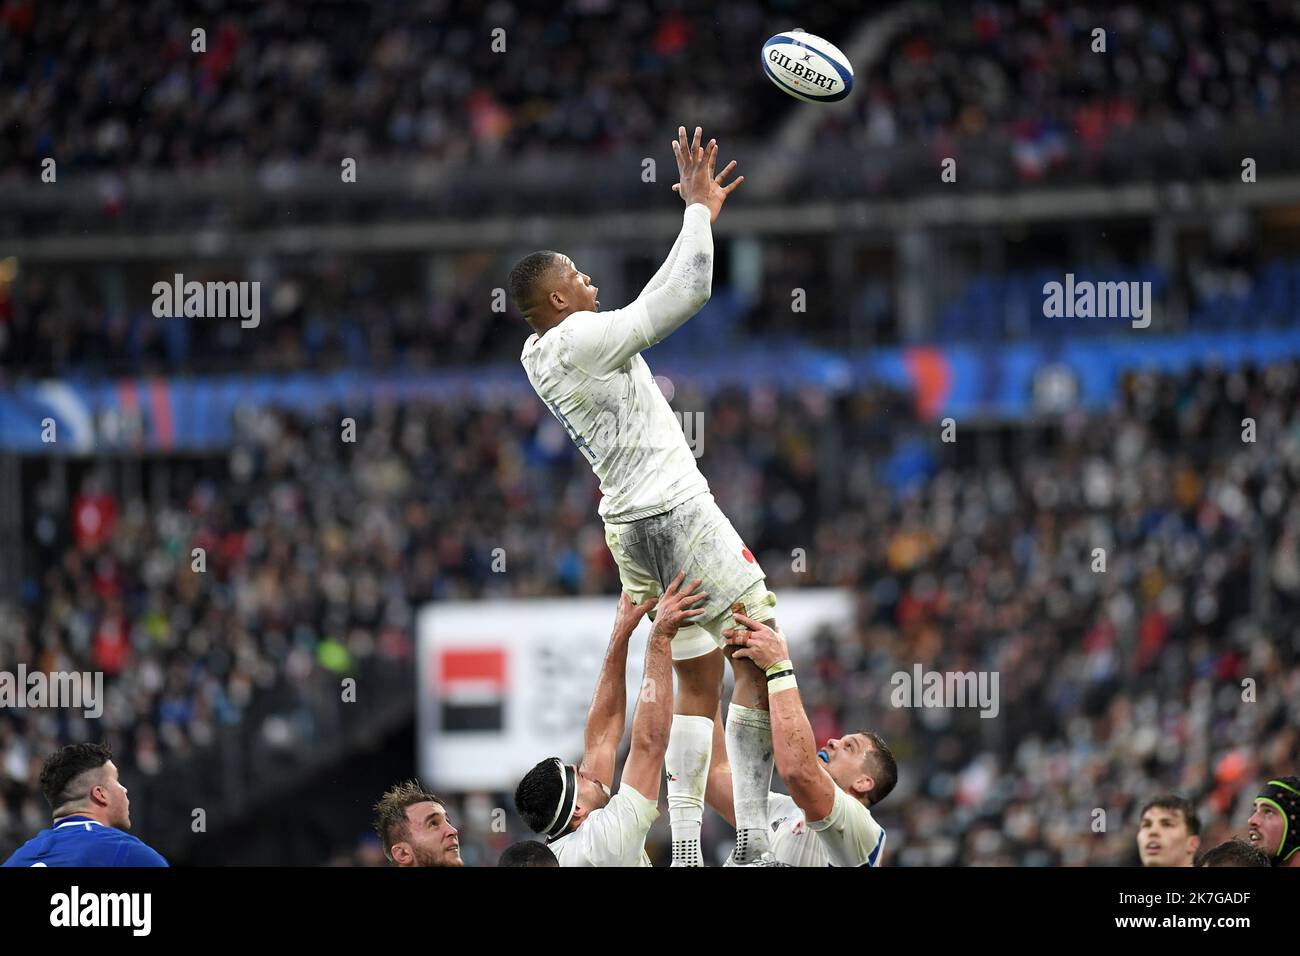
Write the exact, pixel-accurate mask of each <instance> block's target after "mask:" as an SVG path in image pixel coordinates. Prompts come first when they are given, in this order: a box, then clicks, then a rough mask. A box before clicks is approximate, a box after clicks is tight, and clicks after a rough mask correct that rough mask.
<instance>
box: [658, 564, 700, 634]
mask: <svg viewBox="0 0 1300 956" xmlns="http://www.w3.org/2000/svg"><path fill="white" fill-rule="evenodd" d="M685 578H686V572H685V571H678V572H677V577H675V578H673V581H672V584H670V585H668V590H666V591H664V595H663V597H662V598H660V600H659V610H658V611H657V612H656V614H655V626H654V632H653V633H654V634H658V635H659V636H661V637H667V638H669V639H671V638H673V637H674V636H675V635H676V634H677V631H678V629H679V628H683V627H686V625H688V624H693V623H694V622H695V619H696V618H697V617H699V616H700V615H701V614H703V613H704V608H703V607H696V605H698V604H702V602H704V601H707V600H708V599H709V594H708V592H707V591H696V590H695V589H696V588H697V587H699V586H700V579H699V578H696V579H695V580H694V581H692V582H691V583H690V584H689V585H687V586H686V587H684V588H683V587H682V586H681V585H682V581H683V580H685ZM679 589H680V590H679Z"/></svg>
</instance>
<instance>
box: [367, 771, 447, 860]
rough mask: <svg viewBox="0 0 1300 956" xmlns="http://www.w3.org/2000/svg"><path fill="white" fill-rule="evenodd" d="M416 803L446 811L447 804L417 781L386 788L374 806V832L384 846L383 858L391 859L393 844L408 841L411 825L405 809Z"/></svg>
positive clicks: (405, 781) (408, 781) (406, 781)
mask: <svg viewBox="0 0 1300 956" xmlns="http://www.w3.org/2000/svg"><path fill="white" fill-rule="evenodd" d="M417 803H436V804H437V805H438V806H440V807H442V809H443V812H444V813H445V812H446V811H447V804H446V803H444V802H443V800H442V798H441V797H437V796H435V795H434V794H432V793H430V792H429V791H428V790H425V789H424V787H423V786H421V785H420V781H418V780H404V781H402V782H401V783H399V784H395V785H394V786H392V787H389V788H388V791H387V792H386V793H385V794H384V795H383V796H382V797H380V798H379V802H378V803H376V804H375V832H376V833H378V834H379V839H380V841H381V842H382V843H383V844H384V856H386V857H388V859H389V860H390V861H391V860H392V859H393V844H394V843H401V842H402V841H403V840H407V839H410V836H411V823H410V821H409V820H408V819H407V818H406V808H407V807H413V806H415V805H416V804H417Z"/></svg>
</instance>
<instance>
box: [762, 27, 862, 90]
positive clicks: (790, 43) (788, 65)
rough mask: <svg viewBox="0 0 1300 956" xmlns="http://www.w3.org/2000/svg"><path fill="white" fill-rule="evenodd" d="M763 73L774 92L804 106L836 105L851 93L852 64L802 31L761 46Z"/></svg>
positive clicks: (825, 43) (825, 42) (780, 36)
mask: <svg viewBox="0 0 1300 956" xmlns="http://www.w3.org/2000/svg"><path fill="white" fill-rule="evenodd" d="M763 72H764V73H766V74H767V78H768V79H769V80H771V81H772V82H773V83H775V84H776V86H777V89H779V90H781V91H782V92H785V93H789V94H790V95H791V96H793V97H794V98H795V99H797V100H803V101H804V102H805V103H835V102H837V101H839V100H842V99H844V97H846V96H848V95H849V91H850V90H852V89H853V64H851V63H850V62H849V60H848V57H846V56H845V55H844V54H843V53H841V52H840V49H839V47H837V46H836V45H835V44H833V43H829V42H827V41H826V40H823V39H822V38H821V37H819V36H815V35H813V34H811V33H805V32H804V31H803V30H787V31H786V32H785V33H778V34H777V35H776V36H774V37H772V38H771V39H770V40H768V41H767V42H766V43H764V44H763Z"/></svg>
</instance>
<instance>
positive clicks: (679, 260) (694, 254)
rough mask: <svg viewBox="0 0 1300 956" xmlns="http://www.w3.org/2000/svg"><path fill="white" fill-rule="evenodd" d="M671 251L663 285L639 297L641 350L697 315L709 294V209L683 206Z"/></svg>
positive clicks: (698, 204)
mask: <svg viewBox="0 0 1300 956" xmlns="http://www.w3.org/2000/svg"><path fill="white" fill-rule="evenodd" d="M674 249H675V250H676V253H675V255H673V256H672V264H671V265H670V266H669V267H668V270H667V274H666V275H665V276H664V279H663V282H662V283H661V284H660V285H659V286H657V287H656V288H654V289H653V290H651V291H650V292H647V293H645V294H644V295H643V296H642V298H641V301H642V303H643V304H644V305H645V309H646V323H647V327H646V328H645V329H642V330H641V335H642V338H643V339H644V342H643V344H642V348H649V347H650V346H651V345H654V344H655V343H656V342H662V341H663V340H664V339H665V338H667V337H668V336H669V335H671V334H672V333H673V332H674V331H675V330H676V329H678V328H680V327H681V325H682V324H683V323H684V322H685V321H686V320H687V319H689V318H690V317H691V316H692V315H694V314H695V313H696V312H698V311H699V310H700V308H701V307H702V306H703V305H704V303H705V302H708V301H709V296H710V295H711V294H712V293H713V227H712V225H711V224H710V223H709V209H708V207H707V206H705V205H704V204H703V203H692V204H691V205H690V206H688V207H686V212H685V214H684V215H683V223H682V231H681V233H680V234H679V235H678V237H677V243H676V244H675V245H674ZM656 278H657V276H656ZM651 281H652V282H653V281H654V280H651Z"/></svg>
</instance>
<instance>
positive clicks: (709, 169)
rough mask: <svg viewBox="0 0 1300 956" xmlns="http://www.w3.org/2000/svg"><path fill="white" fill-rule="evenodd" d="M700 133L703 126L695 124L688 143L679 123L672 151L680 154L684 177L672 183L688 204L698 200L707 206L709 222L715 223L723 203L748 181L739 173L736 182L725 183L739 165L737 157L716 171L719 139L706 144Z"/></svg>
mask: <svg viewBox="0 0 1300 956" xmlns="http://www.w3.org/2000/svg"><path fill="white" fill-rule="evenodd" d="M701 135H703V130H701V129H700V127H698V126H697V127H695V141H694V142H693V143H687V142H686V127H685V126H679V127H677V138H676V139H675V140H673V153H674V154H675V155H676V156H677V175H678V176H679V177H680V179H681V181H680V182H678V183H674V184H673V192H675V193H678V194H679V195H680V196H681V197H682V201H683V202H685V203H686V205H688V206H689V205H691V203H697V202H702V203H704V205H706V206H708V207H709V222H710V223H714V222H717V221H718V213H720V212H722V204H723V203H724V202H726V201H727V197H728V196H730V195H731V191H732V190H733V189H735V188H736V187H737V186H739V185H740V184H741V183H743V182H744V181H745V177H744V176H740V177H737V178H736V180H735V181H734V182H731V183H728V184H727V185H726V186H724V185H723V184H722V183H723V181H724V180H725V179H726V178H727V176H728V175H729V174H730V173H731V171H732V170H733V169H735V168H736V161H735V160H734V159H733V160H732V161H731V162H729V163H727V165H726V167H725V168H724V169H723V170H722V172H720V173H718V174H716V175H714V167H715V166H716V165H717V162H718V141H717V140H716V139H711V140H709V145H708V146H707V147H701V146H700V136H701Z"/></svg>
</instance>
